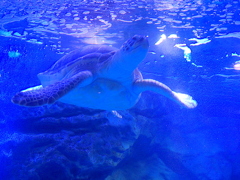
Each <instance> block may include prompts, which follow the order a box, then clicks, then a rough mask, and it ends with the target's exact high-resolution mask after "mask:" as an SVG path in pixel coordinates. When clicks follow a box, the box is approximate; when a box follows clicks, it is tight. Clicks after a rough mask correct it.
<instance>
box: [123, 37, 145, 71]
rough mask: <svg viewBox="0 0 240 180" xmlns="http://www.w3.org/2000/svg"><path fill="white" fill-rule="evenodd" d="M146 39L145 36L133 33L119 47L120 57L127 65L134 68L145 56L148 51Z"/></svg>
mask: <svg viewBox="0 0 240 180" xmlns="http://www.w3.org/2000/svg"><path fill="white" fill-rule="evenodd" d="M148 47H149V43H148V39H147V37H146V36H141V35H135V36H133V37H132V38H130V39H129V40H127V41H126V42H125V43H124V44H123V45H122V47H121V49H120V53H121V56H122V58H123V59H124V60H125V61H127V62H126V63H127V64H128V65H130V64H132V65H134V66H135V67H134V69H135V68H136V67H137V65H138V64H139V63H140V62H141V61H142V60H143V59H144V58H145V56H146V55H147V52H148Z"/></svg>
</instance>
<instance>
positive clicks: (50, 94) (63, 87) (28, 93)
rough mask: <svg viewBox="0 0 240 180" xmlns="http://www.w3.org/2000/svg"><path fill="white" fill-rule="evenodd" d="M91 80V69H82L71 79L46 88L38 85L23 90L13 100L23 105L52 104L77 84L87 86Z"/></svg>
mask: <svg viewBox="0 0 240 180" xmlns="http://www.w3.org/2000/svg"><path fill="white" fill-rule="evenodd" d="M91 82H92V73H91V72H90V71H82V72H80V73H78V74H76V75H74V76H72V77H71V78H69V79H64V80H62V81H58V82H56V83H54V84H51V85H49V86H46V87H44V88H39V87H40V86H37V87H38V88H32V89H28V90H25V91H21V92H19V93H17V94H16V95H15V96H14V97H13V98H12V102H13V103H15V104H18V105H22V106H41V105H44V104H52V103H54V102H55V101H57V100H58V99H59V98H61V97H62V96H64V95H65V94H66V93H68V92H69V91H71V90H72V89H73V88H75V87H76V86H78V85H80V86H81V85H82V86H85V85H87V84H90V83H91Z"/></svg>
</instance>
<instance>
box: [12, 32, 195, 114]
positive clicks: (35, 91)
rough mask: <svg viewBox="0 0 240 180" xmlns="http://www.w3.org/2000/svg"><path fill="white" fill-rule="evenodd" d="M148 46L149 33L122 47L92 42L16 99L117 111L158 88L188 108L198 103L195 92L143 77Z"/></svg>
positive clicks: (17, 101)
mask: <svg viewBox="0 0 240 180" xmlns="http://www.w3.org/2000/svg"><path fill="white" fill-rule="evenodd" d="M148 48H149V43H148V39H147V37H144V36H140V35H135V36H133V37H132V38H130V39H129V40H128V41H126V42H125V43H124V44H123V45H122V47H121V48H120V49H115V48H113V47H110V46H104V45H95V46H94V45H92V46H86V47H85V48H83V49H82V50H76V51H73V52H71V53H69V54H67V55H65V56H63V57H62V58H61V59H60V60H58V61H57V62H56V63H55V64H54V65H53V66H52V67H51V68H50V69H49V70H47V71H45V72H43V73H39V74H38V78H39V79H40V81H41V84H42V85H39V86H36V87H32V88H28V89H26V90H23V91H21V92H19V93H17V94H16V95H15V96H14V97H13V98H12V102H13V103H15V104H19V105H23V106H41V105H44V104H52V103H54V102H56V101H61V102H64V103H68V104H73V105H77V106H80V107H88V108H93V109H102V110H110V111H113V110H125V109H129V108H131V107H133V106H134V105H135V104H136V103H137V101H138V100H139V98H140V95H141V93H142V92H143V91H154V92H156V93H159V94H161V95H163V96H166V97H167V98H169V99H171V100H173V101H175V102H177V103H178V104H180V105H182V106H185V107H187V108H194V107H196V106H197V103H196V101H195V100H193V99H192V97H191V96H189V95H187V94H181V93H176V92H174V91H172V90H171V89H170V88H169V87H168V86H166V85H164V84H162V83H161V82H158V81H156V80H153V79H143V77H142V74H141V72H140V71H139V70H138V69H137V66H138V64H139V63H140V62H141V61H142V60H143V59H144V58H145V56H146V54H147V52H148Z"/></svg>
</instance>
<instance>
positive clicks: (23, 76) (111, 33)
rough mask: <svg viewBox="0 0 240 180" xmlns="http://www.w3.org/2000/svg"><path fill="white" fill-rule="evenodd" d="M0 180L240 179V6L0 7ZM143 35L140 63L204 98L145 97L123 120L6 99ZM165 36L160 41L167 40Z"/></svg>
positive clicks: (227, 0) (149, 74)
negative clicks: (186, 102) (82, 52)
mask: <svg viewBox="0 0 240 180" xmlns="http://www.w3.org/2000/svg"><path fill="white" fill-rule="evenodd" d="M0 7H1V8H0V25H1V26H0V87H1V88H0V107H1V110H0V179H1V180H30V179H34V180H53V179H54V180H56V179H57V180H61V179H63V180H68V179H70V180H75V179H76V180H77V179H78V180H239V179H240V167H239V164H240V155H239V152H240V108H239V107H240V98H239V93H240V92H239V89H240V10H239V7H240V3H239V1H237V0H222V1H220V0H213V1H211V0H192V1H187V0H169V1H163V0H155V1H154V0H149V1H140V0H139V1H130V0H129V1H121V0H118V1H117V0H108V1H107V0H105V1H103V0H99V1H87V0H83V1H76V0H75V1H74V0H72V1H70V0H65V1H64V0H54V1H53V0H46V1H45V0H36V1H35V0H22V1H20V0H8V1H5V0H2V1H1V2H0ZM135 34H140V35H145V36H148V40H149V44H150V47H149V53H148V54H147V57H146V58H145V59H144V60H143V61H142V63H141V64H140V65H139V70H140V71H141V72H142V74H143V77H144V78H151V79H155V80H158V81H160V82H162V83H164V84H166V85H167V86H169V87H170V88H171V89H173V90H174V91H176V92H181V93H187V94H190V95H191V96H192V97H193V98H194V99H195V100H196V101H197V102H198V106H197V107H196V108H194V109H184V108H181V107H179V106H178V105H177V104H176V103H174V102H172V101H170V100H168V99H167V98H165V97H164V96H161V95H158V94H155V93H153V92H144V93H143V94H142V97H141V99H140V100H139V102H138V103H137V104H136V105H135V106H134V107H133V108H131V109H129V110H124V111H118V112H117V113H119V114H120V115H121V116H122V118H120V117H118V115H116V114H114V113H111V112H106V111H103V110H96V109H88V108H81V107H76V106H73V105H68V104H64V103H60V102H56V103H54V104H51V105H45V106H41V107H31V108H29V107H22V106H18V105H15V104H12V103H11V98H12V96H13V95H14V94H15V93H17V92H19V91H21V90H23V89H26V88H28V87H32V86H36V85H39V84H40V82H39V80H38V78H37V74H38V73H40V72H43V71H45V70H47V69H48V68H50V67H51V65H53V64H54V62H56V61H57V60H58V59H59V58H61V57H62V56H64V55H65V54H67V53H69V52H71V51H72V50H75V49H81V48H82V47H85V46H86V45H89V44H104V45H109V46H113V47H116V48H120V47H121V45H122V44H123V43H124V42H125V41H126V40H127V39H129V38H131V37H132V36H133V35H135ZM161 38H162V39H161Z"/></svg>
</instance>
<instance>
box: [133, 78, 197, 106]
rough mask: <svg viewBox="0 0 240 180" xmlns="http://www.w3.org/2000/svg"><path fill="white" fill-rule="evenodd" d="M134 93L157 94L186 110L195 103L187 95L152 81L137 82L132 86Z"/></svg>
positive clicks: (195, 104)
mask: <svg viewBox="0 0 240 180" xmlns="http://www.w3.org/2000/svg"><path fill="white" fill-rule="evenodd" d="M133 88H134V91H135V93H141V92H143V91H153V92H156V93H159V94H161V95H163V96H165V97H167V98H169V99H171V100H173V101H175V102H176V103H178V104H180V105H181V106H183V107H186V108H190V109H191V108H195V107H196V106H197V102H196V101H195V100H193V99H192V97H191V96H189V95H188V94H182V93H176V92H174V91H172V90H171V89H170V88H169V87H168V86H166V85H165V84H163V83H160V82H159V81H156V80H153V79H143V80H138V81H136V82H135V83H134V84H133Z"/></svg>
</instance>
